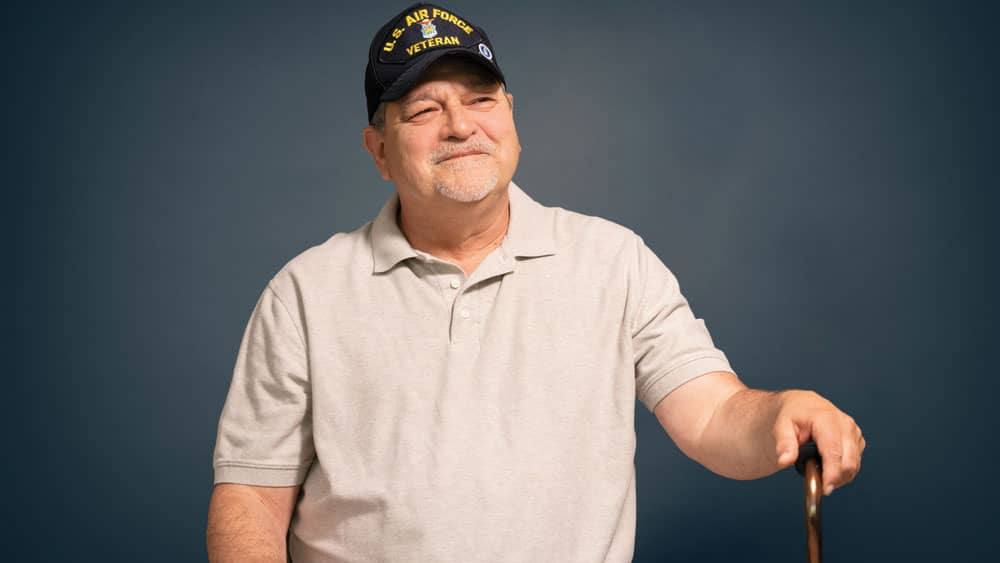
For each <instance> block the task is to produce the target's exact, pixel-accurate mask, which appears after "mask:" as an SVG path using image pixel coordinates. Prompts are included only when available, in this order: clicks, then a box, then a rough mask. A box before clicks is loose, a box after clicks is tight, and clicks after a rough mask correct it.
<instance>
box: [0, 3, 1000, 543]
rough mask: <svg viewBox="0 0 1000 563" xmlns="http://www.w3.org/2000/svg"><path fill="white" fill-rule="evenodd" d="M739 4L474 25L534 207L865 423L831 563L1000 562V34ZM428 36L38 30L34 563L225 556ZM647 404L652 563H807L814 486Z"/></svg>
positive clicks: (13, 392) (16, 425) (530, 16)
mask: <svg viewBox="0 0 1000 563" xmlns="http://www.w3.org/2000/svg"><path fill="white" fill-rule="evenodd" d="M736 4H737V3H733V5H727V4H719V3H707V4H706V3H690V4H675V3H670V4H665V3H659V2H637V3H634V4H624V5H617V4H616V5H609V4H603V3H595V2H560V3H558V4H554V3H553V4H548V3H540V2H512V3H496V2H476V3H470V2H462V3H456V4H454V5H453V7H454V8H455V9H456V11H458V12H460V13H461V14H462V15H463V16H465V17H467V18H468V19H469V20H471V21H472V22H474V23H478V24H482V25H483V26H484V27H485V28H486V29H487V31H488V32H489V33H490V36H491V38H492V39H493V42H494V44H495V46H496V51H497V56H498V59H499V62H500V64H501V66H502V67H503V69H504V71H505V73H506V75H507V77H508V80H509V87H510V90H511V91H512V92H513V93H514V95H515V114H516V119H517V125H518V129H519V132H520V135H521V140H522V144H523V146H524V152H523V156H522V161H521V166H520V168H519V170H518V172H517V175H516V176H515V180H516V181H517V182H518V183H519V184H520V185H521V186H522V187H523V188H524V189H526V190H527V191H528V192H529V193H530V194H532V195H533V196H534V197H535V198H536V199H538V200H539V201H541V202H543V203H546V204H550V205H559V206H564V207H567V208H570V209H574V210H577V211H581V212H584V213H589V214H597V215H601V216H604V217H607V218H609V219H612V220H614V221H617V222H620V223H623V224H625V225H627V226H629V227H631V228H632V229H634V230H636V231H637V232H639V233H640V234H641V235H643V237H644V238H645V239H646V241H647V242H648V244H649V245H650V246H651V247H652V248H653V249H654V250H656V251H657V253H658V254H659V255H660V256H661V258H662V259H663V260H664V261H665V262H666V263H667V264H668V265H669V266H670V267H671V268H672V269H673V270H674V271H675V273H676V274H677V275H678V277H679V279H680V281H681V285H682V288H683V289H684V291H685V293H686V294H687V296H688V297H689V299H690V301H691V303H692V305H693V307H694V309H695V312H696V313H697V314H698V315H699V316H701V317H703V318H705V319H706V320H707V322H708V326H709V328H710V330H711V331H712V334H713V336H714V338H715V340H716V342H717V343H718V345H719V346H720V347H721V348H723V349H724V350H725V351H726V352H727V354H728V355H729V357H730V359H731V360H732V362H733V364H734V367H735V369H736V370H737V371H738V372H739V374H740V375H741V376H742V377H743V379H744V380H745V381H746V382H748V383H749V384H751V385H753V386H755V387H761V388H765V389H782V388H791V387H798V388H807V389H815V390H818V391H819V392H821V393H823V394H824V395H826V396H827V397H829V398H830V399H832V400H833V401H834V402H835V403H837V404H838V405H839V406H841V407H842V408H843V409H844V410H846V411H847V412H848V413H850V414H852V415H854V416H855V417H856V419H857V420H858V421H859V422H860V424H861V426H862V428H863V429H864V431H865V433H866V436H867V439H868V444H869V447H868V451H867V452H866V456H865V460H864V468H863V470H862V473H861V476H860V477H859V479H858V481H857V482H856V483H855V484H853V485H851V486H850V487H848V488H845V489H843V490H841V491H838V492H837V493H835V494H834V495H833V496H832V497H829V498H828V499H827V500H826V502H825V504H824V531H825V547H826V555H827V557H828V560H830V561H885V560H889V561H896V560H908V561H945V560H949V561H962V560H971V559H973V558H976V557H979V556H984V555H985V554H986V553H988V551H987V542H988V539H989V538H987V536H986V535H987V534H989V533H992V531H993V529H994V528H995V527H996V515H995V513H994V506H995V499H996V495H995V493H994V492H993V487H994V485H992V484H991V483H990V482H989V477H990V473H989V467H990V464H991V463H992V462H993V461H994V460H995V458H996V456H995V455H994V453H993V452H992V450H991V449H990V448H989V447H984V444H991V443H992V437H989V438H987V434H988V433H989V432H990V431H989V428H993V425H992V424H993V417H992V416H991V415H992V414H993V413H992V412H991V410H992V408H993V404H994V400H993V396H994V395H995V394H996V391H997V386H996V383H995V377H994V374H993V373H992V371H987V365H986V361H985V356H986V350H987V346H988V345H989V344H990V343H991V341H992V338H990V339H989V340H988V339H987V334H988V331H989V330H990V329H991V327H992V323H989V325H990V326H987V311H991V306H989V305H988V300H987V296H986V276H987V272H986V266H985V264H986V258H987V257H986V246H987V240H988V236H989V235H988V234H987V232H986V225H985V217H986V208H987V206H992V201H993V198H992V197H991V196H990V195H988V192H989V191H992V189H993V188H995V187H996V180H995V176H994V175H993V174H994V166H995V162H996V141H995V137H994V135H995V131H996V129H995V125H994V123H995V117H994V114H995V112H996V109H995V108H994V107H993V105H994V103H995V100H996V95H997V91H996V88H995V80H994V78H993V77H994V74H995V72H996V59H995V56H994V54H993V52H992V49H991V48H992V38H991V37H988V33H995V30H996V25H995V23H992V22H994V21H995V20H994V19H993V18H994V14H993V13H992V12H991V11H990V10H987V9H985V8H984V7H981V6H980V5H977V4H973V3H964V4H959V5H957V6H956V5H954V4H951V3H943V2H942V3H939V4H925V3H916V2H899V3H891V4H885V3H875V4H874V5H873V4H872V3H869V2H850V3H846V4H845V3H841V2H801V3H776V2H764V3H739V5H736ZM402 7H403V4H400V3H385V2H377V3H376V2H370V3H364V4H362V3H353V4H342V5H341V4H337V3H333V2H313V3H305V2H301V3H295V5H286V3H272V4H265V3H249V2H228V3H213V4H211V5H204V4H203V3H201V2H185V3H178V2H163V3H159V4H155V5H144V6H142V7H139V6H135V5H133V4H132V3H129V2H121V3H107V2H103V3H65V4H64V5H46V6H45V7H39V8H31V9H29V8H27V7H24V6H22V7H21V8H18V9H9V10H7V12H6V13H5V16H4V19H5V21H4V24H3V26H4V34H3V35H4V37H5V43H6V47H7V48H6V51H7V55H8V56H9V57H12V58H11V63H10V64H9V65H5V66H6V67H7V68H6V70H5V75H6V76H5V82H6V86H5V94H4V96H5V98H6V102H7V103H6V108H5V110H6V111H5V113H6V118H7V123H8V125H7V127H6V132H7V137H8V140H7V145H8V146H7V149H8V150H7V151H6V152H7V155H8V159H7V165H8V166H6V168H7V169H8V171H7V173H6V174H5V190H4V191H5V193H6V194H7V195H8V198H9V201H10V203H9V205H10V211H9V214H10V215H11V217H10V219H9V224H10V225H13V226H14V227H13V230H14V238H15V241H16V242H15V247H14V248H15V249H14V274H15V275H14V276H13V284H14V286H13V296H14V299H13V313H14V322H13V323H12V325H11V326H12V327H13V336H14V337H13V338H11V339H8V342H11V343H12V344H13V353H14V358H15V363H14V370H13V372H12V373H11V374H10V377H9V381H10V382H11V384H9V385H10V386H9V387H8V388H7V389H8V391H7V393H5V400H4V404H5V409H4V410H5V415H6V416H7V417H8V418H9V421H10V422H9V426H8V427H9V428H12V429H15V431H14V432H13V436H12V437H13V441H12V444H11V446H10V449H9V450H8V452H9V453H8V456H7V458H6V462H5V464H4V465H5V466H6V467H7V471H8V472H9V473H8V480H7V483H8V488H9V489H11V490H12V492H13V495H12V498H13V502H8V504H7V506H8V507H9V511H8V515H12V516H13V517H14V518H13V519H12V520H13V526H12V527H8V528H7V529H6V530H5V532H4V533H5V535H6V534H11V536H10V537H9V538H8V539H7V540H6V542H5V543H6V544H7V546H8V549H12V550H13V552H12V553H10V552H9V551H8V553H9V555H8V556H5V559H9V560H11V561H61V560H89V559H93V560H102V561H147V562H153V561H198V560H203V559H204V558H205V555H204V527H205V515H206V508H207V502H208V498H209V494H210V491H211V487H212V467H211V456H212V447H213V444H214V440H215V430H216V423H217V419H218V415H219V412H220V409H221V407H222V402H223V400H224V398H225V393H226V389H227V387H228V384H229V378H230V374H231V370H232V366H233V362H234V359H235V355H236V351H237V347H238V345H239V341H240V337H241V335H242V331H243V327H244V324H245V322H246V321H247V318H248V316H249V314H250V311H251V309H252V307H253V304H254V302H255V300H256V298H257V296H258V295H259V293H260V291H261V290H262V289H263V287H264V284H265V283H266V282H267V280H268V279H269V278H270V276H271V275H273V274H274V273H275V272H276V271H277V270H278V269H279V268H280V267H281V266H282V265H283V264H284V263H285V262H286V261H287V260H289V259H290V258H291V257H293V256H294V255H295V254H297V253H298V252H300V251H301V250H303V249H305V248H306V247H308V246H310V245H313V244H317V243H320V242H322V241H323V240H325V239H326V238H327V237H328V236H330V235H331V234H332V233H334V232H336V231H344V230H350V229H354V228H356V227H357V226H359V225H361V224H363V223H364V222H365V221H367V220H368V219H369V218H371V217H372V216H374V214H375V213H376V212H377V210H378V208H379V206H380V205H381V203H382V202H383V201H384V199H385V198H386V197H387V196H388V195H389V194H390V191H391V185H389V184H385V183H383V182H382V181H381V180H380V179H379V178H378V176H377V174H376V171H375V169H374V166H373V165H372V164H371V162H370V160H369V158H368V156H367V155H366V153H365V152H364V151H363V149H362V145H361V128H362V127H363V126H364V124H365V113H364V108H365V106H364V99H363V90H362V73H363V65H364V61H365V57H366V50H367V47H368V43H369V40H370V36H371V34H372V33H373V32H374V30H375V29H376V28H377V27H379V26H380V25H381V24H382V23H383V22H384V21H385V20H386V19H387V18H388V17H389V16H391V15H392V14H393V13H395V12H396V11H398V10H399V9H401V8H402ZM991 246H992V245H991ZM639 409H640V410H639V411H638V412H639V415H638V417H637V424H636V426H637V432H638V436H639V447H638V453H637V460H636V461H637V468H638V491H639V514H638V516H639V528H638V537H637V548H636V561H640V562H652V561H665V560H673V561H695V560H697V561H703V562H707V561H723V560H725V561H731V560H742V561H794V560H801V559H802V558H803V556H804V531H803V521H802V514H801V512H802V511H801V507H800V503H801V490H800V488H801V481H800V480H799V478H798V477H797V476H796V475H795V474H794V473H792V472H790V471H786V472H783V473H781V474H778V475H775V476H773V477H770V478H767V479H763V480H760V481H753V482H735V481H728V480H726V479H723V478H721V477H717V476H715V475H713V474H711V473H709V472H708V471H706V470H704V469H702V468H701V467H700V466H697V465H696V464H695V463H693V462H691V461H690V460H688V459H687V458H685V457H684V456H683V455H682V454H680V453H679V452H678V450H677V449H676V448H675V447H674V446H673V444H672V443H671V442H670V441H669V439H668V438H667V437H666V435H665V434H664V433H663V432H662V430H661V429H660V428H659V426H658V425H657V424H656V422H655V420H654V419H653V417H652V416H651V415H650V414H649V413H648V412H646V411H645V410H643V409H642V408H641V407H639ZM552 560H553V561H558V560H559V556H558V554H553V557H552Z"/></svg>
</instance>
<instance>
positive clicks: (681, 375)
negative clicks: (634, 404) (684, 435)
mask: <svg viewBox="0 0 1000 563" xmlns="http://www.w3.org/2000/svg"><path fill="white" fill-rule="evenodd" d="M715 371H728V372H730V373H732V371H733V368H732V367H731V366H730V365H729V360H727V359H726V357H725V356H700V357H697V358H694V359H691V360H688V361H686V362H684V363H682V364H680V365H678V366H677V367H674V368H672V369H670V370H667V371H665V372H664V373H663V374H661V375H660V376H658V377H656V378H654V379H652V380H651V381H650V382H649V383H648V384H647V385H646V386H645V388H644V389H642V390H641V391H640V393H639V400H640V401H642V404H643V405H645V406H646V408H647V409H649V412H653V409H654V408H655V407H656V405H657V403H659V402H660V400H661V399H663V398H664V397H666V396H667V395H669V394H670V392H671V391H673V390H674V389H677V388H678V387H680V386H681V385H683V384H685V383H687V382H688V381H690V380H692V379H694V378H696V377H699V376H701V375H704V374H706V373H711V372H715Z"/></svg>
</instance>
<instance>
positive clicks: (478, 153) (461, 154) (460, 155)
mask: <svg viewBox="0 0 1000 563" xmlns="http://www.w3.org/2000/svg"><path fill="white" fill-rule="evenodd" d="M485 154H486V153H484V152H483V151H477V150H468V151H460V152H456V153H454V154H450V155H448V156H446V157H445V158H443V159H441V160H439V161H438V162H439V163H441V162H448V161H449V160H457V159H459V158H464V157H467V156H483V155H485Z"/></svg>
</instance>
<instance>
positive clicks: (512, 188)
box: [371, 182, 556, 274]
mask: <svg viewBox="0 0 1000 563" xmlns="http://www.w3.org/2000/svg"><path fill="white" fill-rule="evenodd" d="M507 193H508V199H509V200H510V224H509V225H508V226H507V237H506V239H505V240H504V243H503V247H504V251H505V252H506V253H507V254H509V255H511V256H514V257H521V258H535V257H539V256H548V255H551V254H555V253H556V243H555V234H554V233H553V227H554V225H553V221H552V209H550V208H547V207H545V206H543V205H541V204H540V203H538V202H537V201H535V200H533V199H531V197H529V196H528V194H526V193H524V191H523V190H521V188H519V187H518V186H517V184H515V183H514V182H511V183H510V185H509V186H508V189H507ZM398 212H399V194H396V193H394V194H392V197H390V198H389V200H388V201H386V202H385V205H383V206H382V210H381V211H379V214H378V216H377V217H375V220H374V221H373V222H372V230H371V237H372V238H371V241H372V258H373V272H374V273H376V274H378V273H382V272H386V271H388V270H391V269H392V268H393V267H394V266H395V265H396V264H398V263H400V262H402V261H403V260H406V259H408V258H416V257H417V256H418V254H417V252H416V251H415V250H414V249H413V247H412V246H410V242H409V241H408V240H406V236H405V235H403V231H402V230H400V228H399V224H398V223H397V222H396V216H397V214H398Z"/></svg>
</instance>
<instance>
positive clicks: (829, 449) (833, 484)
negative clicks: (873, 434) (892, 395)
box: [813, 411, 865, 495]
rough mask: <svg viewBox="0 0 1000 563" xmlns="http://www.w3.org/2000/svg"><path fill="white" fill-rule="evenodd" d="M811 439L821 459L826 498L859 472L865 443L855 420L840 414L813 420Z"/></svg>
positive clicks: (836, 413)
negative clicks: (814, 441) (814, 442)
mask: <svg viewBox="0 0 1000 563" xmlns="http://www.w3.org/2000/svg"><path fill="white" fill-rule="evenodd" d="M813 439H814V440H816V446H817V448H819V453H820V456H821V457H822V458H823V493H824V494H826V495H829V494H831V493H832V492H833V491H834V490H835V489H837V488H840V487H843V486H844V485H846V484H848V483H850V482H851V481H853V480H854V478H855V477H856V476H857V474H858V472H859V471H860V470H861V453H862V451H864V448H865V439H864V437H863V436H862V435H861V428H860V427H858V425H857V423H855V421H854V419H853V418H851V417H850V416H848V415H846V414H844V413H843V412H840V411H834V412H832V413H828V414H824V415H822V416H817V417H816V418H815V419H814V421H813Z"/></svg>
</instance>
